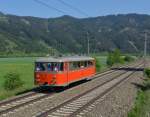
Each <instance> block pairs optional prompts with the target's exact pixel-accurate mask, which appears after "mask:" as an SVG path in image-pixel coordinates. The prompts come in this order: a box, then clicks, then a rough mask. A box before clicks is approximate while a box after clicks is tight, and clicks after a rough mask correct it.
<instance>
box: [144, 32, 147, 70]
mask: <svg viewBox="0 0 150 117" xmlns="http://www.w3.org/2000/svg"><path fill="white" fill-rule="evenodd" d="M146 56H147V32H146V31H145V39H144V68H145V67H146Z"/></svg>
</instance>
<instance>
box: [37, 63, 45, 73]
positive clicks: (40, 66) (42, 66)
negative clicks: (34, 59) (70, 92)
mask: <svg viewBox="0 0 150 117" xmlns="http://www.w3.org/2000/svg"><path fill="white" fill-rule="evenodd" d="M46 69H47V67H46V63H36V68H35V70H36V71H46Z"/></svg>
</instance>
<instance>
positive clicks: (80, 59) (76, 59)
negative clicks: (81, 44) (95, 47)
mask: <svg viewBox="0 0 150 117" xmlns="http://www.w3.org/2000/svg"><path fill="white" fill-rule="evenodd" d="M88 60H94V58H92V57H85V56H78V57H58V58H54V57H45V58H39V59H37V60H36V61H35V62H67V61H88Z"/></svg>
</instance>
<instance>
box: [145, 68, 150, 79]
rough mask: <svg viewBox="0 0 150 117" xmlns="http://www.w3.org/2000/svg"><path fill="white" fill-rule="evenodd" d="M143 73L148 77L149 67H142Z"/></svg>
mask: <svg viewBox="0 0 150 117" xmlns="http://www.w3.org/2000/svg"><path fill="white" fill-rule="evenodd" d="M144 74H145V75H146V76H147V77H148V78H150V68H145V69H144Z"/></svg>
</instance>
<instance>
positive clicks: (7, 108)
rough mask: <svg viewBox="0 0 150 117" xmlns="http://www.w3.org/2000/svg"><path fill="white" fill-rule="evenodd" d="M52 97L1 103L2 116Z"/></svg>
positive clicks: (0, 113)
mask: <svg viewBox="0 0 150 117" xmlns="http://www.w3.org/2000/svg"><path fill="white" fill-rule="evenodd" d="M113 72H114V71H113V70H110V71H106V72H104V73H102V74H97V75H96V76H95V77H101V76H104V75H107V74H111V73H113ZM50 95H52V94H38V95H36V94H34V95H31V96H30V95H29V97H28V96H24V98H23V99H21V98H19V100H17V99H15V101H13V100H12V101H10V102H9V103H4V104H1V103H0V115H5V114H7V113H9V112H12V111H15V110H16V109H17V108H19V107H23V106H26V105H29V104H34V103H36V102H37V101H39V100H44V99H45V98H49V99H50Z"/></svg>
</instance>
